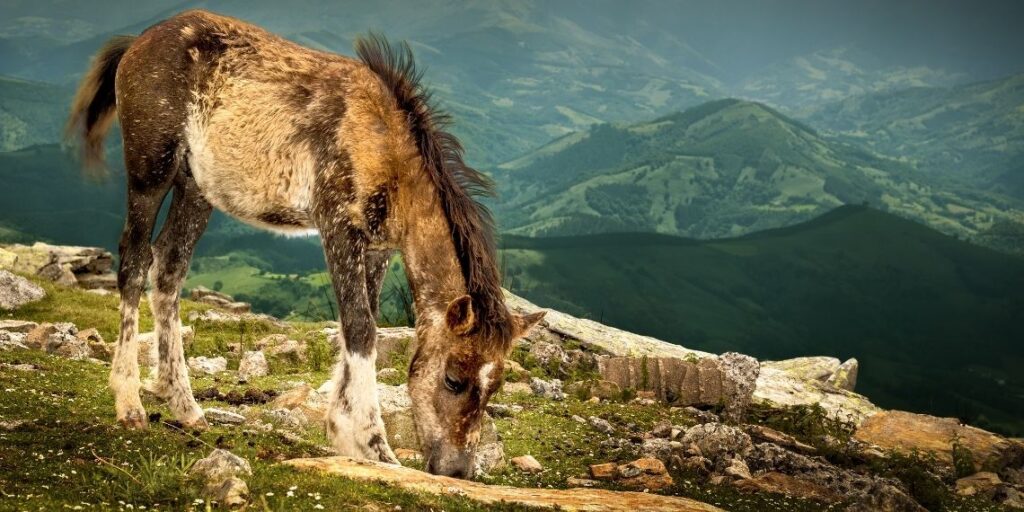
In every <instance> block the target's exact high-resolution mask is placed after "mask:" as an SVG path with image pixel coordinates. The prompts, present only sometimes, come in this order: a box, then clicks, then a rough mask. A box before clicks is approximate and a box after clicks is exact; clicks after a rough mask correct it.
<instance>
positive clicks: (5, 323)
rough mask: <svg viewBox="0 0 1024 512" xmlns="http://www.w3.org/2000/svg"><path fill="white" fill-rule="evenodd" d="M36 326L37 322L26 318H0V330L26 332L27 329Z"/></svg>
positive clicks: (37, 325) (29, 329)
mask: <svg viewBox="0 0 1024 512" xmlns="http://www.w3.org/2000/svg"><path fill="white" fill-rule="evenodd" d="M36 327H39V324H38V323H36V322H30V321H28V320H0V331H7V332H18V333H22V334H28V332H29V331H31V330H32V329H35V328H36Z"/></svg>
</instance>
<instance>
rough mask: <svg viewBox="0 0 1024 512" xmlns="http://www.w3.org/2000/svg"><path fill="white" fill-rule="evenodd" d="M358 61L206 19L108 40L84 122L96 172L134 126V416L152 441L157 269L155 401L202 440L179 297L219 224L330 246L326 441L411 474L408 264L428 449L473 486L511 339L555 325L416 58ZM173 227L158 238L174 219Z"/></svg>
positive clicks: (416, 400)
mask: <svg viewBox="0 0 1024 512" xmlns="http://www.w3.org/2000/svg"><path fill="white" fill-rule="evenodd" d="M356 53H357V54H358V59H352V58H347V57H344V56H340V55H335V54H331V53H326V52H320V51H315V50H311V49H308V48H304V47H301V46H299V45H296V44H294V43H291V42H289V41H286V40H284V39H282V38H280V37H277V36H275V35H273V34H271V33H269V32H267V31H265V30H263V29H261V28H259V27H256V26H253V25H250V24H247V23H245V22H242V21H240V20H237V19H233V18H229V17H225V16H220V15H217V14H213V13H210V12H205V11H189V12H185V13H182V14H180V15H177V16H175V17H173V18H169V19H167V20H164V21H162V22H160V23H158V24H156V25H154V26H152V27H150V28H149V29H147V30H146V31H144V32H143V33H142V34H141V35H139V36H138V37H127V36H122V37H116V38H114V39H111V40H110V41H109V42H108V43H107V44H106V46H104V47H103V48H102V49H101V50H100V52H99V53H98V54H97V56H96V57H95V59H94V61H93V63H92V66H91V68H90V69H89V70H88V72H87V74H86V75H85V77H84V78H83V80H82V83H81V85H80V87H79V89H78V92H77V94H76V96H75V98H74V101H73V105H72V112H71V117H70V119H69V121H68V130H69V132H68V133H69V135H75V136H78V137H81V139H82V148H83V157H84V159H85V162H86V163H87V164H92V165H93V166H102V158H103V138H104V136H105V134H106V132H107V130H108V129H109V127H110V126H111V124H112V122H113V121H114V118H115V116H116V117H117V118H118V119H119V121H120V126H121V136H122V138H123V142H124V158H125V166H126V169H127V182H128V213H127V219H126V221H125V226H124V231H123V233H122V235H121V241H120V257H121V264H120V268H119V270H118V276H117V281H118V287H119V289H120V294H121V308H120V314H121V328H120V334H119V336H118V340H117V350H116V352H115V354H114V360H113V364H112V369H111V374H110V386H111V389H112V391H113V394H114V398H115V405H116V410H117V418H118V421H120V422H121V423H122V424H124V425H125V426H127V427H131V428H142V427H145V426H146V422H147V417H146V413H145V411H144V410H143V407H142V402H141V401H140V399H139V388H140V381H139V368H138V362H137V352H138V343H137V341H136V333H137V331H138V316H139V313H138V307H139V301H140V298H141V295H142V293H143V291H144V290H145V288H146V273H147V271H148V272H149V281H150V284H151V290H150V292H149V298H150V307H151V308H152V311H153V316H154V321H155V325H156V327H155V328H156V337H157V339H158V346H159V353H160V362H159V365H158V369H157V372H156V377H155V379H154V384H153V391H154V392H155V394H156V395H157V396H159V397H161V398H163V399H166V400H167V403H168V406H169V408H170V410H171V411H172V413H173V414H174V415H175V417H176V418H177V419H178V420H180V421H181V422H183V423H184V424H186V425H190V426H194V427H204V426H206V421H205V419H204V417H203V410H202V409H201V408H200V407H199V405H198V404H197V403H196V401H195V398H194V397H193V395H192V389H191V385H190V384H189V380H188V370H187V367H186V364H185V358H184V353H183V349H182V342H181V332H180V329H181V320H180V318H179V312H178V300H179V296H180V294H181V287H182V282H183V281H184V279H185V276H186V273H187V272H188V267H189V261H190V259H191V257H192V253H193V250H194V248H195V245H196V241H197V240H198V239H199V237H200V235H201V234H202V233H203V231H204V230H205V228H206V225H207V221H208V220H209V217H210V214H211V211H212V208H213V207H217V208H219V209H220V210H222V211H224V212H227V213H228V214H230V215H232V216H234V217H236V218H238V219H241V220H242V221H244V222H247V223H249V224H252V225H254V226H258V227H262V228H266V229H269V230H272V231H276V232H280V233H286V234H294V233H306V232H315V233H319V235H320V237H321V239H322V241H323V247H324V253H325V256H326V260H327V267H328V270H329V271H330V274H331V280H332V282H333V287H334V292H335V294H336V296H337V300H338V304H339V305H340V308H339V309H340V310H341V314H340V318H339V323H340V329H339V331H340V332H339V335H338V339H337V345H338V347H339V352H340V355H339V356H338V361H337V363H336V365H335V368H334V372H333V377H332V391H331V396H330V405H329V407H330V410H329V412H328V415H327V432H328V436H329V438H330V439H331V442H332V444H333V446H334V447H335V448H336V449H337V451H338V452H339V453H341V454H343V455H349V456H354V457H359V458H368V459H374V460H381V461H385V462H390V463H397V460H396V459H395V455H394V453H393V452H392V450H391V448H390V446H389V445H388V442H387V437H386V434H385V431H384V424H383V422H382V421H381V416H380V408H379V405H378V402H377V390H376V372H375V368H374V366H375V364H374V363H375V360H376V348H375V341H376V324H375V319H376V317H377V309H378V300H379V295H380V289H381V281H382V280H383V278H384V274H385V272H386V270H387V263H388V259H389V256H390V254H391V252H392V251H394V250H399V251H401V253H402V255H403V258H404V261H405V265H406V274H407V277H408V281H409V283H410V287H411V289H412V293H413V297H414V303H415V308H416V336H417V339H418V342H419V344H418V347H417V350H416V353H415V355H414V356H413V358H412V362H411V364H410V368H409V394H410V396H411V398H412V403H413V413H414V415H415V421H416V428H417V434H418V435H419V439H420V444H421V447H422V450H423V452H424V457H425V459H426V460H427V468H428V470H429V471H430V472H432V473H439V474H445V475H449V476H456V477H470V476H472V473H473V467H474V462H473V461H474V457H473V455H474V450H475V447H476V444H477V441H478V440H479V437H480V420H481V417H482V416H483V409H484V406H485V405H486V403H487V400H488V399H489V398H490V396H491V395H492V394H493V393H494V392H495V391H496V390H497V389H498V387H499V386H500V384H501V382H502V378H503V374H504V360H505V358H506V357H507V356H508V353H509V350H510V347H511V345H512V342H513V340H514V339H516V338H517V337H521V336H523V335H524V334H525V333H526V332H527V331H528V330H529V329H530V328H531V327H532V326H533V325H535V324H537V323H538V322H539V321H540V320H541V318H542V317H543V313H538V314H532V315H526V316H519V315H516V314H513V313H511V312H510V311H509V310H508V309H507V307H506V306H505V302H504V296H503V295H502V290H501V284H500V276H499V273H498V270H497V266H496V262H495V248H494V234H493V224H492V220H491V217H490V214H489V213H488V211H487V210H486V208H484V207H483V206H482V205H481V204H480V203H478V202H477V201H476V200H475V196H476V195H478V194H479V193H483V192H489V191H490V188H489V187H490V181H489V180H488V179H487V178H486V177H485V176H484V175H482V174H480V173H479V172H477V171H475V170H473V169H472V168H470V167H469V166H467V165H466V164H465V163H464V162H463V159H462V148H461V146H460V144H459V142H458V140H457V139H456V138H455V137H454V136H452V135H451V134H450V133H448V132H447V131H445V127H446V125H447V123H448V118H447V116H445V115H444V114H443V113H441V112H439V111H438V110H437V109H435V108H433V107H432V105H431V102H430V96H429V93H428V92H427V91H426V90H425V89H424V88H423V86H422V85H421V84H420V77H421V75H420V74H419V73H417V71H416V67H415V65H414V63H413V58H412V52H411V50H410V49H409V47H408V45H405V44H403V45H401V46H399V47H392V46H391V45H390V44H389V43H388V42H387V41H386V40H385V39H383V38H381V37H379V36H373V35H371V36H369V37H366V38H361V39H359V40H358V41H357V42H356ZM172 190H173V194H172V200H171V205H170V210H169V213H168V215H167V218H166V220H165V221H164V223H163V226H162V227H161V229H160V233H159V234H158V235H157V237H156V239H155V241H151V240H152V234H153V231H154V227H155V226H154V225H155V223H156V218H157V213H158V211H159V210H160V205H161V203H162V202H163V200H164V198H165V197H166V196H167V195H168V193H169V192H170V191H172Z"/></svg>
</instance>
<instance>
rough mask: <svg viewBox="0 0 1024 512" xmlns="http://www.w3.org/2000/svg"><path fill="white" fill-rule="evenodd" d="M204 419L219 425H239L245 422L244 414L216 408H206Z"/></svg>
mask: <svg viewBox="0 0 1024 512" xmlns="http://www.w3.org/2000/svg"><path fill="white" fill-rule="evenodd" d="M206 419H207V421H209V422H210V423H216V424H219V425H241V424H243V423H245V416H242V415H241V414H238V413H235V412H231V411H226V410H224V409H216V408H210V409H206Z"/></svg>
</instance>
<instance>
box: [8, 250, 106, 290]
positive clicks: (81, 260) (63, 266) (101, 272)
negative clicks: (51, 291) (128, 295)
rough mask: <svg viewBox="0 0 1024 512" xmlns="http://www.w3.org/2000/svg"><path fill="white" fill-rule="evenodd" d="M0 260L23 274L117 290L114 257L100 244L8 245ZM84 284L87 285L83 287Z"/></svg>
mask: <svg viewBox="0 0 1024 512" xmlns="http://www.w3.org/2000/svg"><path fill="white" fill-rule="evenodd" d="M3 250H4V253H3V254H4V256H3V257H0V261H3V264H2V265H0V266H4V267H6V268H10V269H11V270H13V271H14V272H20V273H22V274H29V275H37V276H39V277H42V278H44V279H49V280H51V281H55V282H57V283H58V284H63V285H67V286H76V285H78V286H82V283H83V282H84V283H85V285H86V286H104V287H109V289H114V287H115V286H116V284H117V280H116V277H115V276H114V274H112V273H110V269H111V267H112V265H113V256H112V255H111V254H110V253H109V252H107V251H106V250H104V249H101V248H98V247H76V246H65V245H49V244H45V243H42V242H36V243H35V244H33V245H31V246H28V245H21V244H14V245H7V246H4V247H3ZM83 287H85V286H83Z"/></svg>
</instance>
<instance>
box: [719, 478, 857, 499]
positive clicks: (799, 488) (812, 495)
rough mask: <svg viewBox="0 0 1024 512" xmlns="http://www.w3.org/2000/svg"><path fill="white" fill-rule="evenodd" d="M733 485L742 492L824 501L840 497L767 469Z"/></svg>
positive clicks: (811, 484) (821, 487) (816, 486)
mask: <svg viewBox="0 0 1024 512" xmlns="http://www.w3.org/2000/svg"><path fill="white" fill-rule="evenodd" d="M733 485H734V486H735V487H736V488H737V489H739V490H741V491H743V492H751V493H754V492H768V493H775V494H782V495H785V496H790V497H794V498H802V499H807V500H814V501H821V502H825V503H836V502H838V501H840V500H841V499H842V497H841V496H840V495H838V494H836V493H835V492H833V491H831V490H830V489H829V488H827V487H825V486H822V485H818V484H816V483H814V482H809V481H807V480H801V479H799V478H797V477H793V476H790V475H787V474H785V473H779V472H777V471H769V472H767V473H765V474H763V475H758V476H756V477H754V478H751V479H748V480H739V481H737V482H735V483H733Z"/></svg>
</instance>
